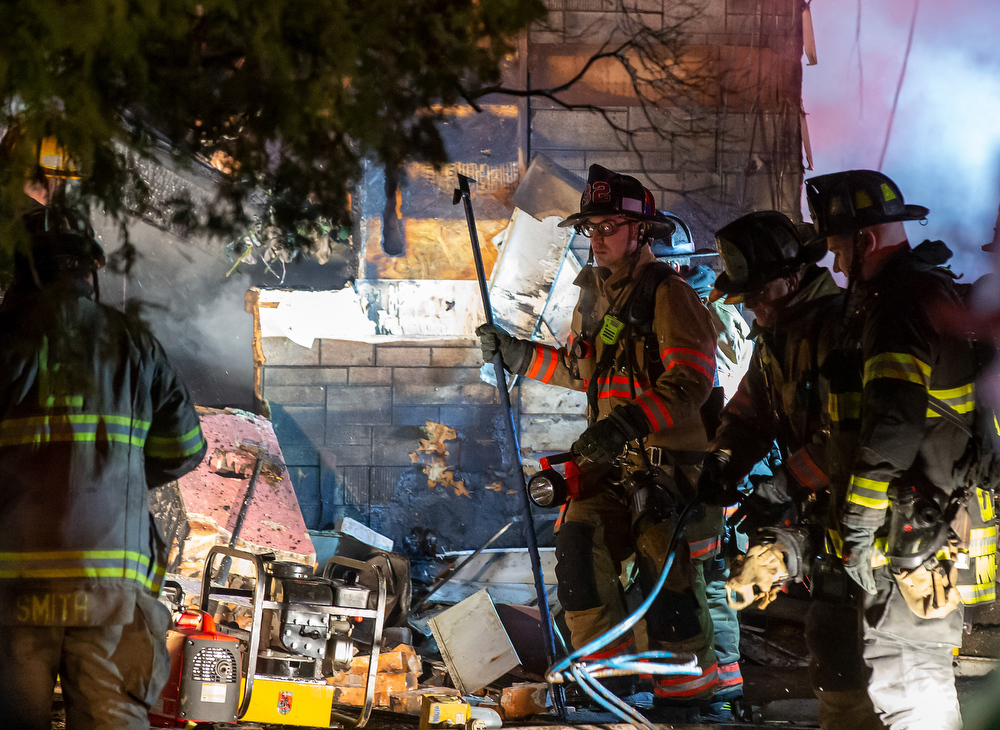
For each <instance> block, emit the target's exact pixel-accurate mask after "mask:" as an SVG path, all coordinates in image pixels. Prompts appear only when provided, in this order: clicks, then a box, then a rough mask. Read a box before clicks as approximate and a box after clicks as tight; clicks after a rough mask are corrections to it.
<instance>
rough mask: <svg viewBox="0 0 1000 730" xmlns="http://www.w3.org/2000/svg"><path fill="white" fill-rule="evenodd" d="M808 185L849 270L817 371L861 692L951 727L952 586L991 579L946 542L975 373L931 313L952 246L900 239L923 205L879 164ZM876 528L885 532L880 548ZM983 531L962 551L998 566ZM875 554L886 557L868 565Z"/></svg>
mask: <svg viewBox="0 0 1000 730" xmlns="http://www.w3.org/2000/svg"><path fill="white" fill-rule="evenodd" d="M806 193H807V198H808V202H809V208H810V210H811V211H812V216H813V221H814V225H815V229H816V236H815V240H821V239H826V240H827V244H828V246H829V249H830V251H831V252H832V253H833V254H834V270H835V271H839V272H842V273H844V274H846V275H847V276H848V279H849V285H848V291H849V294H848V296H849V302H848V306H847V320H846V322H845V324H844V328H843V332H842V335H841V337H840V342H839V347H838V350H837V351H836V352H835V353H831V356H830V357H829V358H828V360H827V365H826V366H825V367H824V374H825V375H827V376H828V378H829V383H828V386H827V387H828V389H829V392H830V401H829V413H830V417H831V432H832V446H833V452H832V453H833V460H832V461H831V464H832V467H833V468H832V470H831V484H832V488H833V489H834V491H835V492H836V491H838V490H839V491H840V492H841V493H842V494H843V495H844V496H843V502H842V504H843V505H844V506H843V509H842V510H841V514H840V522H841V525H840V531H839V535H836V536H835V539H836V540H837V541H838V542H839V543H840V551H841V554H842V556H843V560H844V567H845V570H846V572H847V573H848V575H849V576H850V577H851V578H852V579H853V580H854V581H856V582H857V583H858V585H859V586H861V587H862V588H863V589H864V590H865V591H866V592H867V593H868V594H869V595H867V596H866V597H865V611H864V659H865V662H866V663H867V664H868V666H869V667H870V668H871V678H870V680H869V685H868V693H869V695H870V696H871V699H872V703H873V704H874V706H875V709H876V710H877V711H878V712H879V714H880V716H881V718H882V720H883V722H885V724H886V725H888V726H889V727H892V728H907V730H917V729H920V728H928V729H930V728H937V729H938V730H940V729H950V728H958V727H960V726H961V715H960V712H959V706H958V700H957V695H956V692H955V679H954V673H953V669H952V652H953V649H956V648H957V647H959V646H960V645H961V642H962V623H963V607H962V604H961V601H960V600H959V596H960V595H962V597H964V598H966V599H967V600H968V601H970V602H973V601H979V600H983V596H984V595H985V594H986V593H989V592H990V591H995V589H994V588H993V580H994V577H993V575H992V573H991V574H990V575H988V576H985V574H986V573H988V572H990V571H985V570H984V571H983V574H984V577H983V578H982V580H983V581H984V586H983V591H984V592H983V593H979V591H978V587H977V586H976V585H973V586H960V585H958V583H960V581H959V579H958V577H957V574H956V573H957V562H956V560H955V554H954V553H953V552H952V551H953V549H954V548H955V547H956V546H955V545H954V544H952V543H949V541H948V540H947V536H948V532H949V526H948V524H947V523H948V522H950V519H948V518H946V517H945V514H947V513H948V510H949V508H950V507H951V506H954V503H953V501H952V500H953V498H954V497H957V496H958V495H959V494H961V490H957V487H958V486H959V485H958V484H956V481H957V480H956V478H955V466H956V462H958V461H959V459H960V457H962V455H963V453H964V452H965V451H966V448H967V446H968V444H969V436H968V429H969V428H970V424H971V422H972V418H973V411H974V406H975V394H974V379H975V374H976V363H975V358H974V354H973V350H972V345H971V343H970V342H969V341H968V340H964V339H961V338H960V337H957V336H955V335H952V334H950V333H949V332H947V331H946V330H944V329H943V328H942V327H940V326H939V323H938V322H937V321H936V313H937V312H938V311H939V310H941V309H942V308H945V307H948V306H950V305H954V304H955V303H956V300H957V295H956V292H955V288H954V284H953V278H952V275H951V274H950V272H948V271H946V270H944V269H942V268H940V264H942V263H944V261H946V260H947V258H948V256H950V252H949V251H948V250H947V247H945V246H944V244H942V243H941V242H925V243H923V244H921V245H920V246H918V247H916V248H915V249H911V247H910V244H909V242H908V240H907V235H906V229H905V227H904V223H903V222H904V221H912V220H921V219H923V218H925V217H926V216H927V213H928V210H927V208H924V207H921V206H917V205H907V204H905V202H904V200H903V195H902V193H901V192H900V190H899V188H898V187H897V186H896V184H895V183H894V182H893V181H892V180H890V179H889V178H888V177H886V176H885V175H883V174H881V173H879V172H873V171H869V170H852V171H848V172H839V173H835V174H832V175H823V176H820V177H815V178H812V179H810V180H807V181H806ZM835 355H836V357H834V356H835ZM976 492H977V494H976V495H975V496H974V497H973V499H971V500H970V512H969V514H970V516H973V515H972V512H971V506H972V505H974V506H975V508H976V510H975V511H976V515H975V516H978V517H982V518H991V517H992V497H991V496H990V497H988V498H984V495H982V494H979V492H981V490H976ZM985 496H988V495H985ZM983 511H985V512H987V513H988V514H984V513H983ZM890 513H891V514H892V520H891V523H888V524H887V517H888V516H889V515H890ZM887 527H891V528H892V529H890V530H888V534H887V535H885V533H886V532H887V530H886V528H887ZM877 535H878V536H881V535H885V542H884V547H883V546H882V543H883V540H882V537H879V546H880V547H881V548H882V549H881V550H876V537H877ZM981 537H982V539H980V540H978V542H980V543H983V544H979V545H976V544H974V545H973V546H972V547H973V551H972V555H973V558H974V560H975V561H976V562H979V563H981V564H982V565H985V563H987V562H989V561H990V560H992V561H993V563H992V565H993V566H994V568H993V571H992V572H995V565H996V563H995V553H994V550H995V540H996V530H995V527H994V528H993V534H992V538H991V539H990V540H987V539H986V538H987V535H986V534H985V533H981ZM973 542H974V543H976V542H977V541H976V540H974V541H973ZM987 542H990V545H986V546H985V547H984V545H985V543H987ZM883 552H884V554H885V558H886V559H887V560H888V565H880V566H878V567H877V569H876V568H875V567H873V562H874V559H875V558H879V556H880V555H881V554H882V553H883ZM986 553H988V555H987V554H986ZM980 554H981V555H980ZM977 555H978V556H979V557H982V559H983V560H982V561H979V560H978V558H977V557H976V556H977ZM878 562H881V563H885V562H886V560H885V559H880V560H879V561H878ZM973 572H975V571H973ZM987 580H988V585H985V582H986V581H987ZM960 588H961V590H960Z"/></svg>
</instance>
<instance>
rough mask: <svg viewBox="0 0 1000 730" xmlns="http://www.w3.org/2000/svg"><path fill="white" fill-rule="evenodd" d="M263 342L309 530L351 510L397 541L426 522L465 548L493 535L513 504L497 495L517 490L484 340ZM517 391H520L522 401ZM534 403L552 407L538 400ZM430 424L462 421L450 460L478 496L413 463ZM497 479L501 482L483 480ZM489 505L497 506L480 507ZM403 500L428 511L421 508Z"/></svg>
mask: <svg viewBox="0 0 1000 730" xmlns="http://www.w3.org/2000/svg"><path fill="white" fill-rule="evenodd" d="M262 343H263V350H264V357H265V358H266V363H265V366H264V368H263V395H264V398H266V399H267V400H268V401H269V404H270V408H271V417H272V420H273V421H274V427H275V432H276V433H277V435H278V439H279V441H280V443H281V448H282V452H283V454H284V457H285V460H286V463H287V464H288V469H289V473H290V474H291V477H292V480H293V482H294V484H295V490H296V494H297V495H298V499H299V504H300V505H301V508H302V512H303V515H304V517H305V521H306V525H307V526H308V527H310V528H312V529H322V528H325V527H328V526H330V525H332V523H333V522H334V521H335V520H337V519H338V518H340V517H343V516H350V517H353V518H355V519H358V520H360V521H362V522H364V523H365V524H368V525H370V526H371V527H373V528H374V529H376V530H380V531H383V532H385V534H388V535H389V536H390V537H393V539H395V540H397V542H399V541H401V540H402V539H404V538H405V537H407V536H409V534H410V532H411V531H412V528H413V527H414V526H418V525H423V526H424V527H426V528H427V529H433V530H434V531H435V532H438V533H439V534H443V535H447V536H449V537H448V539H449V540H450V542H451V544H452V545H459V544H460V543H461V542H462V540H463V539H465V537H466V536H467V537H468V539H469V540H472V541H473V542H474V541H475V540H476V539H478V536H479V535H480V534H483V535H485V536H484V537H482V540H483V541H485V539H486V538H487V537H489V534H492V533H491V532H490V530H491V529H492V531H495V530H496V529H498V528H499V527H500V526H502V525H503V524H504V523H503V521H502V520H503V519H504V518H509V517H510V516H512V515H513V514H515V513H516V511H517V503H516V499H513V498H511V495H506V497H507V498H506V499H505V500H502V502H503V503H502V504H493V503H494V502H497V499H496V498H497V497H501V496H504V493H505V492H506V491H507V490H508V489H509V486H508V485H507V481H509V475H507V474H504V473H503V472H502V469H501V464H502V461H503V459H502V457H501V453H500V445H499V443H498V441H497V435H496V434H497V433H498V427H499V426H500V425H501V424H500V422H499V421H498V419H499V418H500V417H502V415H503V414H502V412H501V410H500V407H499V405H498V404H497V403H498V401H497V394H496V389H495V388H494V387H493V386H491V385H487V384H486V383H484V382H482V381H481V380H480V379H479V366H480V365H481V364H482V360H481V356H480V351H479V347H478V341H475V342H474V341H471V340H450V341H444V342H418V343H392V344H384V345H372V344H366V343H359V342H341V341H336V340H317V341H316V342H315V343H314V344H313V346H312V348H305V347H302V346H300V345H297V344H295V343H294V342H292V341H291V340H287V339H284V338H279V337H265V338H263V340H262ZM539 387H540V388H547V386H539ZM521 400H522V398H521V393H520V392H519V389H518V388H515V389H514V392H513V393H512V401H513V403H514V404H515V407H516V406H517V405H518V403H519V402H521ZM527 407H528V408H529V409H534V410H538V409H539V408H544V407H545V406H544V403H543V402H542V401H539V400H538V399H536V398H532V399H530V400H529V405H528V406H527ZM426 421H432V422H435V423H442V424H445V425H447V426H449V427H451V428H453V429H455V430H456V432H457V436H458V438H457V439H455V440H453V441H448V442H447V443H448V455H447V457H446V461H447V465H448V466H449V467H450V468H451V471H452V473H453V474H454V475H455V479H456V480H460V481H462V482H463V484H464V485H465V488H466V489H467V490H468V491H469V492H470V494H471V496H469V497H466V496H459V495H456V494H455V492H454V490H452V489H449V488H447V487H443V486H437V487H430V486H428V484H427V477H426V476H425V475H424V474H423V473H422V471H421V468H420V467H419V466H415V465H414V463H413V458H412V457H411V454H413V453H415V452H417V450H418V448H419V447H420V440H421V439H422V438H425V437H426V434H425V430H424V428H423V426H424V424H425V422H426ZM527 421H528V423H529V424H530V426H529V427H528V428H527V430H528V431H529V432H532V433H537V432H539V431H540V432H542V433H545V434H548V435H547V436H546V438H547V439H548V440H549V441H551V434H550V429H549V428H548V427H547V425H546V422H545V420H544V417H542V420H541V421H539V420H538V417H537V415H536V414H531V415H529V416H528V417H527ZM577 432H578V431H577ZM534 438H535V437H534V436H530V437H529V440H533V439H534ZM497 482H501V487H500V489H499V490H498V489H497V488H496V487H495V486H494V487H493V488H490V489H487V488H486V485H488V484H489V485H495V484H496V483H497ZM487 503H489V505H490V506H489V509H488V510H487V511H488V512H489V514H488V515H487V516H482V515H479V514H478V513H477V509H478V508H479V507H483V506H486V504H487ZM389 504H392V505H393V507H392V509H391V510H390V509H387V505H389ZM407 504H410V505H411V506H413V510H415V511H417V512H419V511H420V510H421V509H423V510H425V514H424V515H423V517H421V516H420V515H417V514H412V513H411V512H412V511H411V510H409V509H407V508H406V506H405V505H407ZM410 518H413V519H410ZM428 525H430V526H431V527H427V526H428ZM491 526H492V527H491ZM518 539H519V538H518Z"/></svg>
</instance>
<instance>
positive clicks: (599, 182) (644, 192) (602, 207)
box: [559, 165, 676, 240]
mask: <svg viewBox="0 0 1000 730" xmlns="http://www.w3.org/2000/svg"><path fill="white" fill-rule="evenodd" d="M608 215H618V216H621V217H623V218H626V219H628V220H634V221H640V222H645V223H649V224H650V231H649V234H650V235H651V236H652V237H654V238H656V237H662V238H667V237H669V236H670V235H671V234H672V233H673V231H674V229H675V228H676V224H675V223H674V222H673V221H672V220H670V219H668V218H666V217H665V216H663V215H661V214H658V213H657V211H656V201H655V199H654V198H653V193H652V191H650V190H648V189H647V188H646V187H645V186H644V185H643V184H642V183H641V182H639V181H638V180H636V179H635V178H634V177H632V176H631V175H622V174H620V173H617V172H614V171H613V170H609V169H608V168H606V167H602V166H601V165H591V166H590V173H589V175H588V177H587V186H586V187H585V188H584V190H583V195H582V196H581V197H580V212H579V213H574V214H573V215H571V216H569V217H568V218H566V219H565V220H564V221H562V222H561V223H560V224H559V227H560V228H567V227H569V226H577V225H580V224H581V223H583V222H585V221H587V220H588V219H590V218H600V217H602V216H608ZM647 240H648V238H647Z"/></svg>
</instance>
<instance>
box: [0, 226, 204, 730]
mask: <svg viewBox="0 0 1000 730" xmlns="http://www.w3.org/2000/svg"><path fill="white" fill-rule="evenodd" d="M25 222H26V224H27V227H28V229H29V232H30V234H31V237H32V242H31V246H30V249H28V250H27V251H24V252H21V253H19V254H18V255H17V256H16V260H15V268H16V270H15V282H14V285H13V286H12V287H11V289H10V290H9V291H8V292H7V293H6V296H5V298H4V301H3V305H2V307H0V484H2V485H3V489H2V492H0V656H2V657H3V659H2V661H0V718H2V720H0V724H2V726H3V727H4V728H8V729H10V730H22V729H31V730H41V729H42V728H45V730H48V728H49V727H51V709H52V696H53V689H54V685H55V681H56V676H57V675H58V676H59V680H60V683H61V686H62V695H63V699H64V702H65V708H66V727H67V728H68V729H69V730H74V728H81V729H82V728H87V729H88V730H95V729H100V730H123V729H129V730H131V729H133V728H134V729H135V730H139V728H142V729H143V730H145V729H146V728H148V727H149V723H148V720H147V717H146V713H147V710H148V708H149V706H150V705H152V704H153V703H154V702H155V701H156V699H157V697H158V696H159V693H160V691H161V689H162V687H163V684H164V683H165V681H166V674H167V671H168V669H169V659H168V658H167V657H166V643H165V642H166V631H167V628H168V624H169V619H170V616H169V611H167V609H166V608H165V607H164V606H162V605H161V604H160V603H158V602H157V601H156V598H155V596H156V595H157V594H158V593H159V590H160V582H161V580H162V578H163V574H164V571H165V569H166V565H165V563H166V555H165V545H164V544H163V542H162V540H161V539H160V538H159V536H158V534H157V530H156V526H155V524H154V523H153V521H152V519H151V517H150V513H149V503H148V496H147V494H148V490H149V489H150V488H151V487H155V486H159V485H162V484H165V483H166V482H168V481H171V480H173V479H176V478H178V477H179V476H181V475H183V474H184V473H186V472H188V471H190V470H191V469H193V468H194V467H195V466H197V464H198V463H199V462H200V461H201V459H202V457H203V456H204V454H205V449H206V446H205V440H204V438H203V437H202V433H201V428H200V426H199V422H198V417H197V415H196V413H195V410H194V406H193V404H192V403H191V399H190V397H189V395H188V392H187V390H186V388H185V387H184V385H183V383H181V381H180V380H179V379H178V377H177V375H176V373H175V372H174V371H173V369H172V368H171V367H170V364H169V363H168V362H167V358H166V356H165V355H164V353H163V349H162V348H161V347H160V345H159V343H158V342H157V341H156V340H155V339H154V338H153V336H152V335H151V334H150V333H149V332H148V331H146V329H145V328H144V327H142V326H141V325H140V324H139V323H138V322H135V321H131V320H130V319H129V318H127V317H126V316H125V315H124V314H122V313H120V312H118V311H116V310H113V309H111V308H109V307H106V306H103V305H101V304H99V303H98V302H97V301H96V297H95V291H94V285H93V284H92V283H91V281H90V280H89V279H90V277H91V275H94V277H95V279H94V281H96V270H97V269H98V268H100V266H101V265H103V263H104V253H103V251H102V250H101V247H100V245H99V244H98V243H97V241H96V240H95V239H94V236H93V232H92V231H91V230H90V227H89V226H88V225H86V224H85V223H83V222H82V221H81V220H80V219H79V218H77V217H76V216H74V215H72V214H70V213H69V212H67V211H64V210H60V209H58V208H55V207H49V208H37V209H36V210H34V211H32V212H30V213H29V214H27V215H26V216H25Z"/></svg>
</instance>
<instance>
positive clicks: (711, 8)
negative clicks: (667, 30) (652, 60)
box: [663, 0, 726, 35]
mask: <svg viewBox="0 0 1000 730" xmlns="http://www.w3.org/2000/svg"><path fill="white" fill-rule="evenodd" d="M663 24H664V26H675V25H679V26H680V28H681V30H682V31H683V32H684V33H685V34H688V35H690V34H699V33H721V32H723V31H724V30H725V27H726V2H725V0H707V1H704V0H703V2H700V3H697V4H689V3H674V2H667V3H664V6H663Z"/></svg>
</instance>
